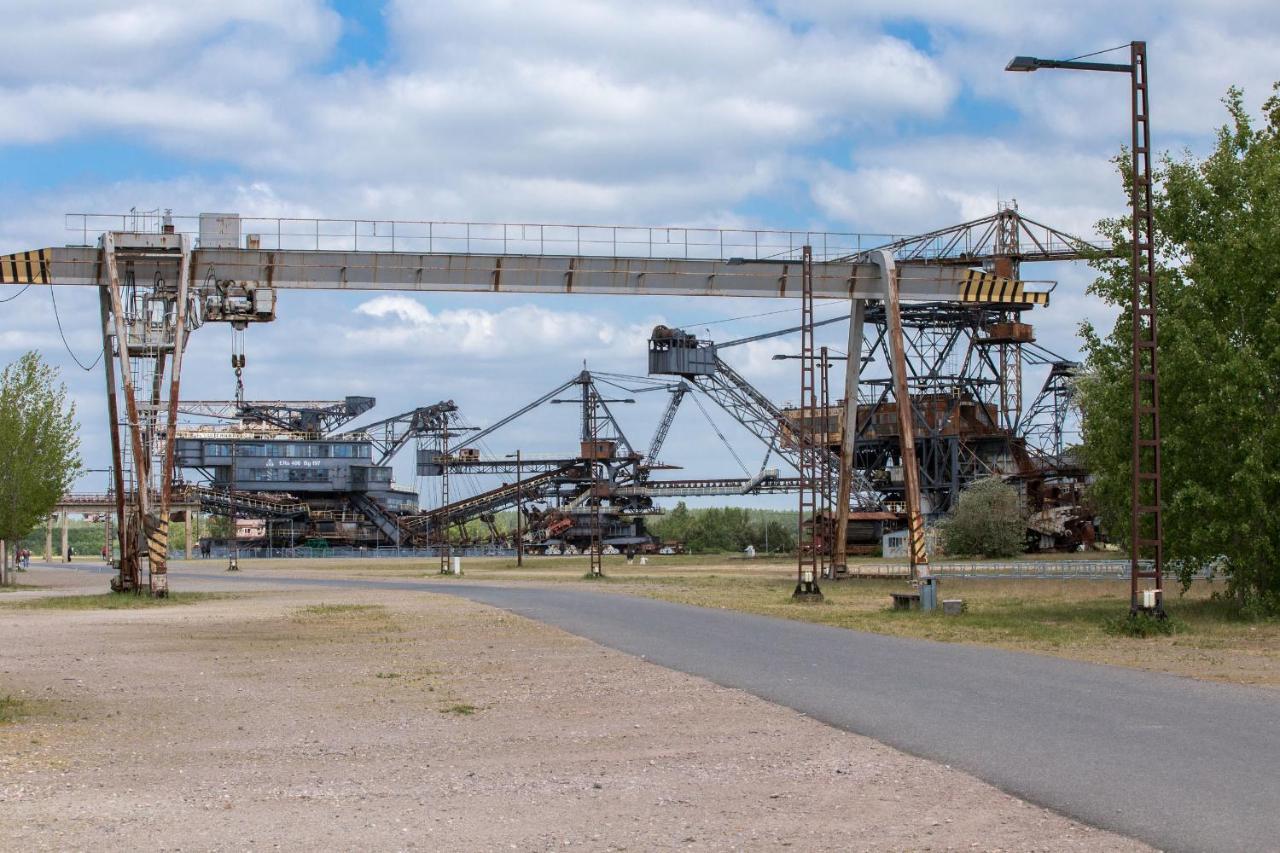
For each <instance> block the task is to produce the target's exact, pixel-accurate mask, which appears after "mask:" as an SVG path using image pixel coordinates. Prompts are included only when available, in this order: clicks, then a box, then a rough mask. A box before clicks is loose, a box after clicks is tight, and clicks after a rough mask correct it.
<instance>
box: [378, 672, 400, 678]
mask: <svg viewBox="0 0 1280 853" xmlns="http://www.w3.org/2000/svg"><path fill="white" fill-rule="evenodd" d="M373 677H374V678H400V673H398V672H375V673H374V674H373Z"/></svg>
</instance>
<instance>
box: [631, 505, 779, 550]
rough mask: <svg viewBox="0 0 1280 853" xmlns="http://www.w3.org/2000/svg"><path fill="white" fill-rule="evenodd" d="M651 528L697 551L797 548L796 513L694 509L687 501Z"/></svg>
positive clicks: (663, 536)
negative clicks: (750, 547)
mask: <svg viewBox="0 0 1280 853" xmlns="http://www.w3.org/2000/svg"><path fill="white" fill-rule="evenodd" d="M649 529H650V531H651V532H652V533H653V534H654V535H656V536H659V537H661V538H662V539H674V540H679V541H681V542H683V543H684V544H685V547H686V548H687V549H688V550H689V551H691V552H693V553H695V554H707V553H716V552H726V551H742V550H744V549H745V548H746V547H747V546H748V545H751V546H753V547H755V549H756V551H757V552H759V553H761V554H763V553H765V551H766V549H765V543H766V542H768V552H769V553H775V554H776V553H787V552H790V551H793V550H795V547H796V514H795V513H794V512H791V513H788V512H778V511H764V512H762V511H760V510H749V509H744V508H742V507H732V506H727V507H712V508H709V509H696V510H691V509H689V507H687V506H686V505H685V503H684V501H681V502H680V503H678V504H677V505H676V507H675V509H673V510H671V512H669V513H667V514H666V515H664V516H661V517H660V518H658V519H657V520H655V521H653V522H650V524H649Z"/></svg>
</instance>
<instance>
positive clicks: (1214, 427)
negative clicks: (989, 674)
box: [1079, 86, 1280, 613]
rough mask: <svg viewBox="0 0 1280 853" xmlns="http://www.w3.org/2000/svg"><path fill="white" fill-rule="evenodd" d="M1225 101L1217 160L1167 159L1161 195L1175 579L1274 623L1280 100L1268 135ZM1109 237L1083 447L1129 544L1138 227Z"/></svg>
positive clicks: (1163, 401) (1167, 511)
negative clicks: (1217, 578)
mask: <svg viewBox="0 0 1280 853" xmlns="http://www.w3.org/2000/svg"><path fill="white" fill-rule="evenodd" d="M1277 91H1280V86H1277ZM1223 103H1224V104H1225V105H1226V108H1227V112H1228V115H1229V120H1228V122H1227V123H1226V124H1225V125H1223V126H1222V127H1221V128H1220V129H1219V130H1218V132H1217V137H1216V143H1215V145H1214V148H1213V150H1212V152H1211V153H1210V154H1209V155H1208V156H1207V157H1204V158H1203V159H1197V158H1194V157H1192V156H1191V155H1190V154H1184V155H1182V156H1181V157H1179V158H1176V159H1175V158H1173V157H1169V156H1165V157H1164V158H1162V161H1161V164H1160V168H1159V169H1158V170H1157V176H1156V185H1155V188H1154V208H1153V213H1154V217H1155V229H1156V235H1155V236H1156V249H1157V258H1158V266H1159V269H1158V284H1157V297H1158V307H1159V320H1158V327H1157V328H1158V335H1159V343H1158V351H1157V352H1158V358H1159V369H1160V405H1161V431H1162V433H1163V436H1162V438H1163V446H1162V469H1163V492H1164V494H1163V507H1164V518H1163V521H1164V541H1165V557H1166V563H1167V565H1166V571H1171V572H1173V573H1174V574H1175V575H1177V576H1178V577H1179V578H1180V579H1181V581H1182V583H1183V585H1184V587H1185V585H1187V584H1189V583H1190V579H1191V577H1192V575H1193V574H1194V573H1195V572H1196V571H1197V570H1200V569H1208V570H1210V571H1213V572H1216V573H1218V574H1219V575H1221V576H1225V578H1226V581H1227V585H1228V589H1229V591H1230V593H1231V594H1232V595H1233V596H1234V597H1235V599H1236V600H1237V601H1238V602H1239V603H1240V604H1241V605H1242V606H1244V607H1246V608H1248V609H1250V610H1252V611H1254V612H1258V613H1262V612H1271V613H1280V523H1278V522H1277V508H1280V98H1278V97H1277V96H1275V95H1273V96H1272V97H1271V98H1270V99H1269V100H1268V101H1267V102H1266V103H1265V105H1264V106H1263V115H1262V119H1263V120H1262V122H1261V126H1260V127H1255V126H1254V122H1253V120H1252V119H1251V117H1250V116H1249V113H1248V111H1247V110H1246V109H1245V107H1244V103H1243V96H1242V94H1241V92H1240V91H1239V90H1238V89H1234V88H1233V89H1232V90H1230V92H1229V93H1228V95H1227V97H1226V98H1225V99H1224V101H1223ZM1127 161H1128V160H1127V156H1124V157H1121V158H1118V162H1120V163H1127ZM1123 171H1124V170H1122V173H1123ZM1099 230H1100V231H1101V232H1102V233H1103V234H1104V235H1106V236H1109V237H1110V238H1111V240H1112V242H1113V244H1114V245H1115V247H1116V250H1117V251H1116V254H1115V256H1113V257H1111V258H1104V259H1098V260H1096V261H1094V262H1093V264H1094V266H1095V267H1096V268H1097V269H1098V270H1099V272H1100V273H1101V275H1100V276H1099V277H1098V278H1097V280H1096V281H1095V282H1094V284H1093V285H1092V286H1091V288H1090V291H1091V292H1092V293H1094V294H1096V295H1098V296H1100V297H1102V298H1103V299H1104V300H1106V301H1107V302H1109V303H1110V304H1112V305H1116V306H1118V307H1120V308H1121V311H1120V314H1119V316H1118V318H1117V319H1116V322H1115V325H1114V327H1113V328H1112V330H1111V331H1110V333H1108V334H1106V335H1103V334H1102V333H1100V332H1099V331H1098V330H1097V329H1095V328H1094V327H1092V326H1091V325H1089V324H1087V323H1086V324H1084V325H1083V326H1082V327H1081V331H1082V334H1083V336H1084V341H1085V352H1086V357H1087V358H1086V367H1087V372H1086V375H1085V377H1084V378H1083V379H1082V380H1081V382H1080V384H1079V390H1080V401H1081V407H1082V411H1083V424H1082V426H1083V439H1084V447H1083V451H1084V458H1085V461H1086V463H1087V465H1088V467H1089V469H1090V470H1091V472H1092V473H1093V475H1094V478H1095V482H1094V485H1093V495H1094V500H1095V502H1096V504H1097V506H1098V507H1099V509H1100V511H1101V512H1102V515H1103V518H1104V521H1105V522H1106V525H1107V528H1108V529H1109V531H1110V532H1111V534H1112V535H1113V536H1116V537H1117V538H1119V539H1121V540H1123V541H1124V542H1126V543H1127V542H1128V537H1129V511H1130V493H1129V489H1130V452H1131V444H1130V442H1131V438H1130V428H1131V427H1130V424H1131V408H1130V407H1131V399H1130V398H1131V393H1132V385H1131V374H1130V348H1131V335H1132V329H1133V325H1132V315H1131V313H1130V308H1129V299H1130V286H1131V285H1130V270H1129V250H1130V243H1129V219H1127V218H1121V219H1113V220H1104V221H1103V222H1101V223H1100V224H1099Z"/></svg>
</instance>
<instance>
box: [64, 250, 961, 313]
mask: <svg viewBox="0 0 1280 853" xmlns="http://www.w3.org/2000/svg"><path fill="white" fill-rule="evenodd" d="M44 251H46V252H48V253H49V255H50V257H51V261H50V263H49V266H50V269H51V272H52V275H51V283H52V284H55V285H96V284H98V276H97V268H96V264H97V260H98V259H97V252H96V250H94V249H92V248H88V247H81V246H64V247H55V248H51V249H46V250H44ZM191 264H192V269H193V271H194V273H195V275H196V276H197V277H198V280H199V281H206V280H212V281H225V280H232V281H242V282H244V281H252V282H258V283H260V284H262V285H264V286H268V287H275V288H278V289H282V290H357V291H363V290H401V291H418V292H427V291H460V292H471V293H564V294H569V293H589V294H597V295H622V296H717V297H794V298H799V296H800V290H801V281H800V279H801V264H800V262H799V260H798V259H790V260H780V261H755V260H746V261H740V260H736V259H726V260H698V259H688V260H684V259H661V258H624V257H597V256H572V255H481V254H466V253H457V254H443V253H440V254H412V253H408V252H327V251H297V250H285V251H269V250H265V249H219V248H201V249H196V250H194V251H193V252H192V259H191ZM966 277H967V271H966V270H965V269H963V268H959V267H947V266H938V265H933V264H914V265H908V266H905V267H904V268H903V270H902V272H901V285H900V286H901V289H902V298H903V299H911V300H928V301H951V300H956V301H958V300H959V299H960V287H961V283H962V282H963V281H964V280H965V279H966ZM813 296H814V298H815V299H852V298H862V299H877V298H879V297H880V296H881V290H880V278H879V272H878V271H877V269H876V267H875V265H874V264H870V263H862V262H854V261H840V262H835V261H832V262H815V263H814V264H813Z"/></svg>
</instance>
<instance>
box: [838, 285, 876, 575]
mask: <svg viewBox="0 0 1280 853" xmlns="http://www.w3.org/2000/svg"><path fill="white" fill-rule="evenodd" d="M866 312H867V300H865V299H853V300H850V307H849V349H848V353H849V360H848V361H847V362H845V371H844V432H843V434H842V436H841V440H840V488H839V491H838V493H837V497H836V534H835V535H836V541H835V542H834V543H833V546H834V547H833V550H832V555H831V557H832V559H831V564H832V570H833V571H834V572H837V573H838V572H841V571H847V570H848V566H849V557H848V542H847V540H848V537H849V499H850V498H851V497H852V491H853V465H854V450H855V449H856V443H857V435H858V382H859V380H860V379H861V374H862V326H863V323H864V322H865V320H866Z"/></svg>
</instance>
